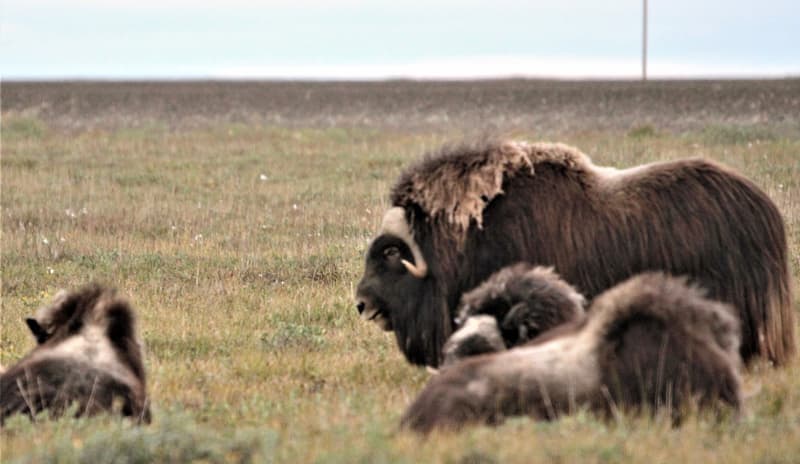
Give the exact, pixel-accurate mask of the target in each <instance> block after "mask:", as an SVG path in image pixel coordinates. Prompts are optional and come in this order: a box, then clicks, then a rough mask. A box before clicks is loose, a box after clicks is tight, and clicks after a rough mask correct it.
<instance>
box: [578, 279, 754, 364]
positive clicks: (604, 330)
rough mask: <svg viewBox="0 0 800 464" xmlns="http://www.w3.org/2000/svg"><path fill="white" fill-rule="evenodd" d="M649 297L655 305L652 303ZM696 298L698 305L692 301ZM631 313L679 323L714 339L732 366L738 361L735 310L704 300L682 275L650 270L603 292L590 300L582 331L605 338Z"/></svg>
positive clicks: (738, 333) (699, 335)
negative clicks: (610, 330)
mask: <svg viewBox="0 0 800 464" xmlns="http://www.w3.org/2000/svg"><path fill="white" fill-rule="evenodd" d="M651 298H652V301H655V304H652V303H651ZM699 301H702V304H701V305H698V304H696V303H695V302H699ZM686 308H691V309H692V310H686ZM631 313H637V314H640V315H641V314H648V315H650V316H652V317H654V318H656V319H660V320H664V321H668V322H669V323H670V324H678V325H680V327H681V329H682V330H683V331H684V332H685V333H687V334H689V335H692V336H694V337H695V338H696V339H698V340H714V341H715V343H716V345H717V346H718V347H719V349H720V350H721V351H722V352H724V353H725V355H726V357H728V358H729V359H730V360H731V362H733V363H734V365H735V366H737V367H739V366H740V364H741V356H740V355H739V345H740V343H741V331H740V328H739V325H740V324H739V320H738V318H737V317H736V313H735V311H734V309H733V308H732V307H731V306H730V305H727V304H724V303H720V302H717V301H711V300H708V299H706V291H705V290H703V289H702V288H700V287H698V286H696V285H691V284H688V283H687V279H686V278H685V277H665V275H664V274H663V273H659V272H649V273H644V274H640V275H637V276H635V277H632V278H630V279H628V280H626V281H625V282H623V283H621V284H619V285H617V286H616V287H613V288H611V289H610V290H607V291H605V292H604V293H602V294H600V295H599V296H598V297H597V298H596V299H595V300H594V301H593V302H592V306H591V309H590V314H591V317H590V318H589V321H588V323H587V327H586V328H585V330H586V331H587V332H590V333H593V334H596V337H605V336H606V335H607V334H608V331H609V329H610V327H611V325H612V324H613V323H614V322H615V321H618V320H620V319H624V318H625V317H627V316H628V315H629V314H631Z"/></svg>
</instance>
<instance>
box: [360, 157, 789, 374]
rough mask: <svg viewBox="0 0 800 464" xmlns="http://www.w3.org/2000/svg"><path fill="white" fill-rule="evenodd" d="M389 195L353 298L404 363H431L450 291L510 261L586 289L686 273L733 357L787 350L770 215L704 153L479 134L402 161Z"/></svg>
mask: <svg viewBox="0 0 800 464" xmlns="http://www.w3.org/2000/svg"><path fill="white" fill-rule="evenodd" d="M391 201H392V205H393V206H392V208H390V209H389V210H388V211H387V212H386V215H385V217H384V219H383V224H382V227H381V230H380V232H379V234H378V236H377V237H376V238H375V239H374V240H373V242H372V244H371V245H370V247H369V250H368V251H367V257H366V267H365V271H364V276H363V277H362V279H361V282H360V283H359V285H358V288H357V295H356V298H357V306H358V310H359V312H360V313H361V315H362V317H363V318H365V319H368V320H372V321H375V322H377V323H378V324H379V325H380V326H381V327H383V328H384V329H385V330H393V331H394V332H395V335H396V338H397V341H398V344H399V346H400V349H401V350H402V351H403V353H404V354H405V356H406V357H407V359H408V360H409V361H411V362H412V363H416V364H426V365H430V366H436V365H438V364H439V363H440V362H441V360H442V352H441V350H442V346H443V345H444V342H445V340H447V338H448V337H449V335H450V333H451V332H452V330H453V326H452V320H453V316H454V315H455V314H454V313H455V310H456V307H457V304H458V302H459V298H460V297H461V295H462V294H463V293H464V292H465V291H468V290H470V289H472V288H473V287H475V286H476V285H478V284H479V283H481V282H483V281H484V280H485V279H486V278H487V277H488V276H489V275H490V274H492V273H493V272H495V271H497V270H498V269H500V268H502V267H504V266H507V265H509V264H513V263H516V262H519V261H524V262H529V263H534V264H537V265H544V266H553V267H554V268H555V270H556V271H557V272H558V273H559V274H560V275H561V276H562V277H563V278H564V279H565V280H566V281H567V282H570V283H571V284H573V285H575V286H576V287H577V288H578V290H580V292H582V293H583V295H585V296H586V297H587V298H588V299H589V300H591V299H593V298H594V297H595V296H597V295H598V294H599V293H600V292H602V291H603V290H605V289H608V288H610V287H612V286H614V285H615V284H617V283H619V282H621V281H623V280H625V279H626V278H628V277H631V276H633V275H635V274H638V273H641V272H643V271H648V270H662V271H665V272H668V273H670V274H674V275H687V276H690V277H691V280H692V282H694V283H696V284H698V285H701V286H702V287H704V288H706V289H708V292H709V296H710V297H711V298H713V299H717V300H721V301H723V302H726V303H730V304H732V305H733V306H734V307H735V308H737V309H738V311H739V317H740V319H741V326H742V331H743V336H742V345H741V354H742V356H743V358H744V359H746V360H749V359H751V358H753V357H755V356H762V357H764V358H767V359H769V360H771V361H772V362H774V363H775V364H784V363H786V362H787V360H788V359H789V358H790V356H791V355H792V354H793V353H794V349H795V344H794V322H793V314H792V309H791V306H790V302H791V295H790V285H789V270H788V264H787V262H788V259H787V246H786V236H785V232H784V225H783V221H782V218H781V216H780V213H779V212H778V210H777V208H776V207H775V205H774V204H773V203H772V201H770V199H769V198H768V197H767V196H766V195H765V194H764V192H762V191H761V190H760V189H759V188H758V187H757V186H756V185H755V184H753V183H752V182H751V181H749V180H748V179H746V178H744V177H743V176H741V175H739V174H737V173H735V172H733V171H732V170H731V169H729V168H727V167H725V166H722V165H720V164H718V163H715V162H712V161H708V160H703V159H697V158H692V159H683V160H678V161H670V162H661V163H653V164H648V165H644V166H639V167H635V168H631V169H624V170H617V169H613V168H605V167H598V166H595V165H594V164H592V162H591V161H590V160H589V158H588V157H587V156H586V155H584V154H583V153H581V152H579V151H578V150H576V149H574V148H571V147H568V146H565V145H561V144H550V143H532V144H528V143H516V142H487V143H483V144H480V145H475V146H462V147H458V148H455V149H443V150H442V151H441V152H440V153H437V154H433V155H430V156H428V157H426V158H424V159H423V160H422V161H421V162H419V163H417V164H414V165H412V166H411V167H409V168H408V169H406V171H405V172H404V173H402V175H401V176H400V179H399V180H398V181H397V183H396V184H395V185H394V187H393V188H392V192H391Z"/></svg>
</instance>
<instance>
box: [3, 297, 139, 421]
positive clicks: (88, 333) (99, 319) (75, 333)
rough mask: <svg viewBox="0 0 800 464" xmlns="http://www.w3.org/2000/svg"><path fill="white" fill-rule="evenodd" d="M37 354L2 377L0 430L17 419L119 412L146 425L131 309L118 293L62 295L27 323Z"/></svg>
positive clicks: (133, 317)
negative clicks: (73, 407) (18, 416)
mask: <svg viewBox="0 0 800 464" xmlns="http://www.w3.org/2000/svg"><path fill="white" fill-rule="evenodd" d="M25 322H26V323H27V324H28V328H30V330H31V332H32V333H33V335H34V336H35V337H36V341H37V345H36V347H35V348H34V349H33V350H32V351H31V352H30V353H28V355H26V356H25V357H24V358H22V360H20V361H19V362H18V363H17V364H16V365H13V366H10V367H8V368H7V370H6V372H4V373H3V374H2V375H0V423H2V422H5V419H6V418H7V417H8V416H10V415H12V414H16V413H23V414H27V415H29V416H31V417H33V416H35V415H36V414H37V413H39V412H41V411H48V412H49V414H50V416H51V417H57V416H60V415H62V414H64V412H65V411H66V410H67V409H68V408H69V406H70V405H72V404H76V405H77V409H76V410H75V414H76V415H78V416H80V415H93V414H97V413H100V412H118V413H120V414H122V415H123V416H130V417H132V418H134V419H135V420H137V421H145V422H149V421H150V409H149V406H148V400H147V394H146V390H145V372H144V365H143V363H142V349H141V345H140V342H139V340H138V337H137V334H136V327H135V326H136V321H135V316H134V313H133V309H132V308H131V307H130V305H129V304H128V302H127V301H125V300H123V299H121V298H119V297H118V296H116V292H115V291H114V290H111V289H107V288H104V287H102V286H99V285H89V286H86V287H84V288H82V289H80V290H78V291H76V292H73V293H66V292H64V291H62V292H59V294H58V295H56V298H55V299H54V301H53V302H52V303H51V305H50V306H46V307H43V308H42V309H40V310H39V311H38V312H37V314H36V317H35V318H30V319H26V321H25Z"/></svg>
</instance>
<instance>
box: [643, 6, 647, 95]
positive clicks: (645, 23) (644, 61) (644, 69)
mask: <svg viewBox="0 0 800 464" xmlns="http://www.w3.org/2000/svg"><path fill="white" fill-rule="evenodd" d="M643 1H644V5H643V8H642V80H643V81H646V80H647V0H643Z"/></svg>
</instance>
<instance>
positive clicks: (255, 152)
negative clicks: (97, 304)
mask: <svg viewBox="0 0 800 464" xmlns="http://www.w3.org/2000/svg"><path fill="white" fill-rule="evenodd" d="M2 90H3V95H2V97H3V103H2V110H3V112H2V140H1V141H2V159H1V163H0V166H1V167H2V172H1V175H2V191H1V193H2V242H1V243H2V312H1V313H0V323H1V324H2V333H1V334H0V362H2V364H4V365H8V364H10V363H13V362H15V360H17V359H18V358H19V357H21V356H22V355H23V354H24V353H26V352H27V351H28V350H29V349H30V348H31V347H32V346H33V343H34V341H33V339H32V337H31V336H30V335H29V333H28V332H27V329H26V328H25V326H24V324H23V322H22V320H23V318H24V317H25V316H27V315H29V314H31V313H32V312H33V311H35V309H36V308H37V307H38V306H39V305H41V304H43V303H45V302H47V301H48V300H49V298H50V297H52V296H53V295H54V293H55V292H56V291H57V290H58V289H59V288H71V287H75V286H78V285H80V284H82V283H84V282H86V281H90V280H99V281H103V282H107V283H109V284H112V285H114V286H116V287H117V288H119V289H120V291H121V292H122V293H123V294H125V295H127V296H128V297H129V298H130V300H131V301H132V303H133V304H134V306H135V307H136V308H137V309H138V314H139V328H140V331H141V333H142V335H143V338H144V340H145V343H146V345H147V368H148V373H149V390H150V394H151V397H152V401H153V413H154V422H153V424H152V425H149V426H145V427H134V426H132V425H131V424H129V423H128V422H126V421H123V420H117V419H113V418H107V417H105V418H104V417H100V418H94V419H79V420H75V419H62V420H59V421H54V422H47V421H42V422H39V423H30V422H29V421H27V420H24V419H16V420H13V421H11V422H10V423H8V424H7V426H6V427H5V428H4V429H3V430H2V432H0V434H1V438H2V442H0V453H2V454H1V456H0V460H2V462H92V463H95V462H181V461H190V460H196V461H201V462H239V461H245V462H247V461H251V460H252V461H255V462H272V461H275V462H342V463H352V462H364V463H380V462H409V463H416V462H459V463H460V462H463V463H484V462H643V461H647V462H650V463H659V462H709V461H724V462H729V463H754V462H763V463H773V462H775V463H777V462H798V459H800V360H797V359H796V360H795V361H793V363H792V364H791V365H789V366H788V367H787V368H785V369H781V370H774V369H772V368H770V367H769V366H764V365H755V366H753V367H752V368H751V370H750V371H749V372H748V373H747V374H746V384H747V388H748V390H749V391H757V393H756V394H754V395H753V396H752V397H751V398H750V399H749V400H748V402H747V411H746V413H745V414H744V415H743V417H741V418H740V419H739V420H727V421H723V422H716V421H714V420H712V419H710V418H708V417H704V416H698V417H692V418H690V419H689V420H688V421H687V422H686V423H685V424H684V425H683V426H682V427H680V428H677V429H674V428H671V427H670V426H669V424H667V423H666V422H664V421H660V420H650V419H642V418H635V417H625V418H621V419H620V420H619V421H617V422H612V423H606V422H603V421H599V420H597V419H596V418H594V417H593V416H592V415H590V414H587V413H584V414H578V415H576V416H573V417H568V418H564V419H562V420H559V421H556V422H553V423H535V422H532V421H529V420H527V419H515V420H512V421H509V422H507V423H506V424H505V425H503V426H501V427H499V428H497V429H488V428H472V429H469V430H467V431H465V432H463V433H460V434H440V435H434V436H432V437H430V438H428V439H427V440H422V439H419V438H418V437H415V436H413V435H410V434H408V433H406V432H403V431H400V430H398V420H399V417H400V415H401V414H402V412H403V410H404V408H405V407H406V405H407V404H408V403H409V402H410V400H411V399H412V398H413V397H414V396H415V394H416V393H417V392H418V391H419V390H420V388H421V386H422V385H423V384H424V382H425V381H426V379H427V377H428V375H427V374H426V372H425V371H424V370H422V369H418V368H414V367H411V366H409V365H408V364H406V362H405V361H404V360H403V358H402V355H401V354H400V352H399V350H398V349H397V348H396V347H395V341H394V339H393V337H392V336H391V335H390V334H387V333H383V332H379V331H378V330H377V328H376V327H374V326H373V325H372V324H366V323H364V322H362V321H360V320H359V319H358V317H357V312H356V310H355V307H354V302H353V288H354V285H355V283H356V282H357V281H358V279H359V277H360V273H361V271H362V266H363V253H364V251H365V249H366V246H367V244H368V242H369V240H370V238H371V237H372V234H373V233H374V231H375V230H376V228H377V226H378V224H379V221H380V218H381V216H382V212H383V211H384V210H385V208H386V207H387V204H386V202H387V195H388V188H389V186H390V185H391V184H392V183H393V181H394V179H395V177H396V175H397V174H398V173H399V170H400V169H401V168H402V166H404V165H405V164H406V163H408V162H410V161H411V160H414V159H416V158H417V157H418V156H420V155H421V154H422V153H423V152H425V151H426V150H429V149H432V148H435V147H436V146H438V145H439V144H441V143H443V142H446V141H453V140H457V139H460V138H462V137H464V136H465V135H469V136H475V135H478V134H481V133H484V132H487V131H491V132H494V133H501V134H504V135H507V136H509V137H514V138H520V139H528V140H551V141H562V142H566V143H569V144H572V145H575V146H577V147H579V148H581V149H582V150H583V151H584V152H586V153H588V154H589V155H590V156H591V157H592V158H593V160H594V161H595V162H596V163H598V164H608V165H614V166H618V167H625V166H631V165H635V164H639V163H644V162H650V161H655V160H664V159H675V158H680V157H684V156H688V155H702V156H706V157H709V158H713V159H715V160H719V161H721V162H724V163H726V164H728V165H731V166H733V167H734V168H736V169H738V170H740V171H742V172H744V173H746V174H747V175H748V176H749V177H750V178H752V179H753V180H754V181H755V182H756V183H757V184H758V185H760V186H761V187H763V188H764V189H765V190H766V191H767V192H768V193H769V195H770V196H771V197H772V198H773V199H774V200H775V202H776V203H777V204H778V206H779V208H780V209H781V211H782V212H783V214H784V217H785V220H786V223H787V227H788V234H789V243H790V254H791V263H792V272H793V274H794V292H795V309H796V310H800V301H799V300H798V297H799V296H800V286H798V283H800V116H798V115H800V81H798V80H786V81H767V82H757V81H750V82H667V83H649V84H641V83H589V82H586V83H559V82H528V81H501V82H489V83H449V84H448V83H419V84H417V83H409V82H396V83H364V84H332V83H313V84H303V83H271V84H270V83H239V84H232V83H228V84H224V83H129V84H119V83H71V84H65V83H49V84H42V83H39V84H35V83H11V84H8V83H4V84H3V89H2ZM798 319H800V318H798Z"/></svg>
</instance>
